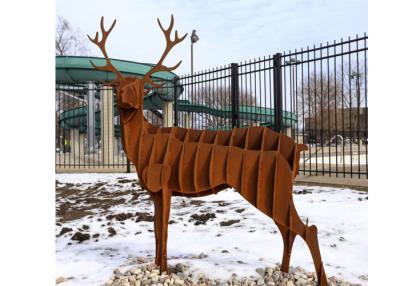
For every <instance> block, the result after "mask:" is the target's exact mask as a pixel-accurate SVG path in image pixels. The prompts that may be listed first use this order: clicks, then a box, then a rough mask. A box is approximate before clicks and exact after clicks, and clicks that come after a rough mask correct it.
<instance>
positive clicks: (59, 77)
mask: <svg viewBox="0 0 400 286" xmlns="http://www.w3.org/2000/svg"><path fill="white" fill-rule="evenodd" d="M90 60H92V61H93V63H94V64H96V65H99V66H102V65H105V60H104V59H103V58H96V57H75V56H57V57H56V83H57V90H58V91H59V92H64V93H65V94H68V93H71V94H82V95H83V94H87V92H88V86H87V84H85V83H88V82H110V81H112V80H114V79H115V75H114V74H113V73H111V72H107V71H97V70H95V69H94V68H93V66H92V65H91V64H90V62H89V61H90ZM111 61H112V63H113V65H114V66H115V67H116V68H117V69H118V70H119V71H121V73H122V74H123V75H125V76H135V77H142V76H143V75H144V74H146V73H147V72H148V71H149V70H150V69H151V67H152V66H153V64H149V63H138V62H132V61H125V60H116V59H112V60H111ZM174 77H176V75H175V74H174V73H172V72H158V73H156V74H154V76H153V78H154V79H155V80H161V81H164V82H166V84H165V85H164V87H163V88H159V89H157V88H156V89H154V90H153V91H152V92H151V93H149V94H148V95H147V96H146V97H145V99H144V108H145V109H150V110H160V109H162V108H163V105H164V103H165V102H171V101H173V91H174V89H173V79H174ZM178 92H179V94H181V93H182V92H183V87H180V89H179V91H178ZM99 96H100V94H99V93H98V92H96V93H95V97H97V98H98V97H99ZM178 111H182V112H195V113H204V114H209V115H212V116H218V117H223V118H231V107H230V106H226V107H224V108H214V107H209V106H205V105H200V104H196V103H192V102H190V101H188V100H178ZM87 112H88V108H87V106H81V107H77V108H74V109H69V110H67V111H64V112H61V113H60V123H61V126H62V127H63V128H65V129H69V128H76V129H79V131H80V132H86V128H87V127H86V125H87ZM114 113H116V106H115V104H114ZM239 116H240V118H241V119H248V120H252V121H257V122H260V125H262V126H273V124H274V122H273V121H274V109H271V108H265V107H255V106H243V105H241V106H240V107H239ZM100 121H101V120H100V111H96V112H95V129H96V133H97V134H98V133H99V132H100ZM296 121H297V116H296V115H295V114H294V113H291V112H287V111H284V112H283V125H284V126H285V127H294V125H295V123H296ZM114 131H115V136H117V137H118V136H119V126H118V125H115V128H114Z"/></svg>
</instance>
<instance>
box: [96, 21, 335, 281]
mask: <svg viewBox="0 0 400 286" xmlns="http://www.w3.org/2000/svg"><path fill="white" fill-rule="evenodd" d="M157 20H158V24H159V26H160V28H161V30H162V31H163V33H164V35H165V39H166V48H165V50H164V52H163V54H162V56H161V58H160V60H159V61H158V63H157V64H156V65H154V66H153V67H152V68H151V70H150V71H149V72H148V73H147V74H146V75H145V76H144V77H143V78H135V77H125V76H123V75H122V74H121V72H119V71H118V70H117V69H116V68H115V67H114V66H113V64H112V62H111V60H110V58H109V57H108V55H107V52H106V48H105V44H106V41H107V37H108V35H109V34H110V32H111V30H112V29H113V28H114V26H115V23H116V21H115V20H114V22H113V23H112V25H111V28H110V29H109V30H108V31H107V30H106V29H105V28H104V22H103V18H101V22H100V27H101V32H102V39H101V40H99V37H98V36H99V35H98V33H96V36H95V38H94V39H93V38H90V37H89V39H90V40H91V41H92V42H93V43H94V44H96V45H97V46H98V47H99V48H100V50H101V51H102V53H103V55H104V57H105V60H106V65H105V66H102V67H98V66H96V65H94V64H93V63H92V65H93V66H94V67H95V68H96V69H98V70H102V71H109V72H113V73H114V74H115V75H116V80H115V82H114V83H116V85H117V105H118V109H119V113H120V116H121V126H122V145H123V148H124V150H125V153H126V155H127V157H128V159H129V160H130V161H131V162H133V164H134V165H135V167H136V170H137V174H138V177H139V181H140V184H141V186H142V188H143V189H146V190H148V191H149V193H150V195H151V198H152V199H153V201H154V212H155V214H154V217H155V221H154V229H155V239H156V264H157V265H158V266H160V268H161V270H162V271H166V270H167V269H168V267H167V236H168V220H169V213H170V207H171V196H173V195H176V196H186V197H192V196H205V195H209V194H213V193H214V194H215V193H217V192H219V191H221V190H223V189H226V188H229V187H231V188H234V189H235V190H236V191H238V192H239V193H240V194H241V195H242V196H243V197H244V198H245V199H246V200H247V201H248V202H250V203H251V204H252V205H254V206H255V207H257V208H258V209H259V210H260V211H262V212H264V213H265V214H266V215H268V216H269V217H271V218H272V219H273V220H274V222H275V223H276V225H277V226H278V229H279V230H280V232H281V234H282V238H283V242H284V250H283V258H282V266H281V270H282V271H284V272H287V271H288V268H289V261H290V255H291V250H292V245H293V242H294V239H295V237H296V235H300V236H301V237H302V238H303V239H304V240H305V242H306V243H307V245H308V247H309V249H310V251H311V255H312V258H313V262H314V266H315V270H316V273H317V276H318V281H319V283H320V285H324V286H325V285H328V284H327V279H326V275H325V271H324V267H323V264H322V261H321V255H320V250H319V245H318V237H317V227H316V226H315V225H312V226H308V222H307V224H304V223H303V222H302V221H301V219H300V217H299V215H298V214H297V211H296V208H295V206H294V203H293V198H292V188H293V180H294V178H295V177H296V175H297V172H298V167H299V159H300V152H301V151H303V150H307V146H306V145H302V144H296V143H295V142H294V141H293V140H292V139H291V138H289V137H287V136H285V135H284V134H280V133H276V132H274V131H272V130H270V129H268V128H264V127H249V128H234V129H233V130H231V131H223V130H219V131H210V130H193V129H184V128H179V127H169V128H159V127H156V126H154V125H152V124H150V123H149V122H148V121H147V120H146V118H145V117H144V115H143V98H144V95H145V94H146V91H145V83H147V84H148V85H150V86H153V87H160V86H161V85H159V84H157V83H155V82H153V81H152V79H151V76H152V75H153V74H154V73H156V72H159V71H172V70H174V69H176V68H177V67H178V66H179V65H180V63H181V62H179V63H178V64H176V65H175V66H173V67H166V66H164V65H163V64H162V63H163V61H164V59H165V57H166V56H167V54H168V53H169V51H170V50H171V49H172V48H173V47H174V46H175V45H176V44H178V43H180V42H182V41H183V40H184V39H185V37H186V35H187V34H185V35H184V36H183V37H179V36H178V32H177V31H175V36H174V39H173V40H172V39H171V32H172V29H173V25H174V18H173V16H171V22H170V25H169V27H168V28H167V29H164V28H163V26H162V25H161V23H160V20H159V19H157Z"/></svg>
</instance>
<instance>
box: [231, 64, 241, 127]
mask: <svg viewBox="0 0 400 286" xmlns="http://www.w3.org/2000/svg"><path fill="white" fill-rule="evenodd" d="M239 104H240V102H239V73H238V64H237V63H231V112H232V128H233V127H240V117H239Z"/></svg>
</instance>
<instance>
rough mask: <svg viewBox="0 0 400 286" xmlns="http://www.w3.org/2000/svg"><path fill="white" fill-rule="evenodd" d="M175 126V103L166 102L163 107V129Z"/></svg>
mask: <svg viewBox="0 0 400 286" xmlns="http://www.w3.org/2000/svg"><path fill="white" fill-rule="evenodd" d="M173 125H174V103H173V102H166V101H165V102H164V105H163V121H162V126H163V127H172V126H173Z"/></svg>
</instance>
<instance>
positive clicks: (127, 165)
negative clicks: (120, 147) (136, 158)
mask: <svg viewBox="0 0 400 286" xmlns="http://www.w3.org/2000/svg"><path fill="white" fill-rule="evenodd" d="M126 172H127V173H130V172H131V162H129V159H128V157H126Z"/></svg>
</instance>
